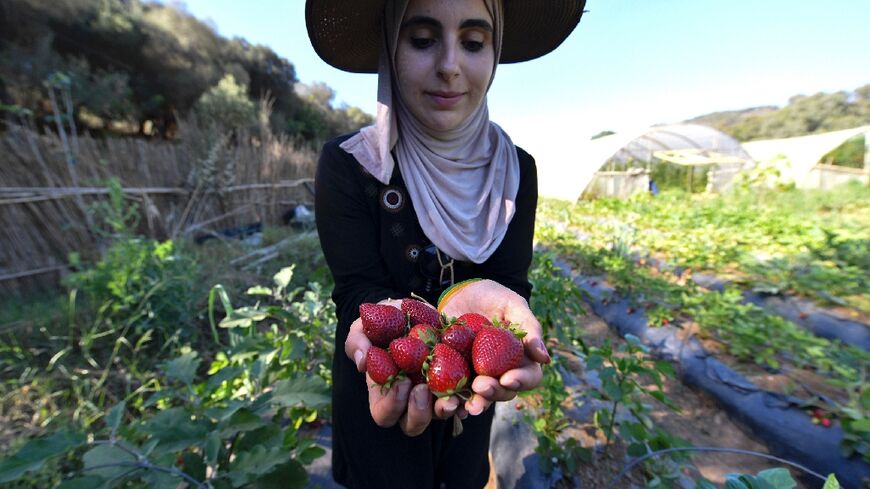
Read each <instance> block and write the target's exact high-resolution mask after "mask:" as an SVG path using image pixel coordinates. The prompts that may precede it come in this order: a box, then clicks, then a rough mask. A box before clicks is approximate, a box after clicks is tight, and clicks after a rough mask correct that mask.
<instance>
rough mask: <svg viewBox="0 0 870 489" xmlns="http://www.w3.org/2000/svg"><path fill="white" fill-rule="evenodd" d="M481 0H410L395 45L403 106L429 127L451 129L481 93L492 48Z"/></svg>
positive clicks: (489, 25)
mask: <svg viewBox="0 0 870 489" xmlns="http://www.w3.org/2000/svg"><path fill="white" fill-rule="evenodd" d="M492 36H493V26H492V18H491V17H490V15H489V12H487V10H486V6H485V5H484V3H483V0H462V1H456V0H452V1H451V0H411V1H410V2H408V9H407V11H406V12H405V18H404V19H403V20H402V26H401V28H400V31H399V41H398V45H397V46H396V77H397V78H398V80H397V83H398V88H399V93H400V94H401V96H402V99H403V100H404V101H405V105H406V106H407V107H408V109H409V110H410V111H411V113H412V114H414V116H415V117H416V118H417V119H418V120H419V121H420V122H421V123H422V124H423V125H424V126H425V127H426V128H428V129H430V130H432V131H446V130H450V129H455V128H456V127H458V126H459V125H460V124H462V122H464V121H465V120H466V119H467V118H468V117H469V116H470V115H471V113H472V112H474V110H475V109H476V108H477V107H478V106H479V105H480V103H481V101H482V100H483V98H484V96H485V95H486V90H487V87H488V86H489V81H490V78H491V77H492V69H493V65H494V63H495V62H494V56H495V50H494V49H493V38H492Z"/></svg>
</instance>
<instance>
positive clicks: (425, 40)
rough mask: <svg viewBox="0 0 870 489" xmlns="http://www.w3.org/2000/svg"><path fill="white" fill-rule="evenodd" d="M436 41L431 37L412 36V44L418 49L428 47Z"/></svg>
mask: <svg viewBox="0 0 870 489" xmlns="http://www.w3.org/2000/svg"><path fill="white" fill-rule="evenodd" d="M434 43H435V40H434V39H432V38H429V37H412V38H411V46H413V47H414V48H416V49H426V48H428V47H430V46H432V44H434Z"/></svg>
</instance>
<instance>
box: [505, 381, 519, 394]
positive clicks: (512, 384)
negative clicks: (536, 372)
mask: <svg viewBox="0 0 870 489" xmlns="http://www.w3.org/2000/svg"><path fill="white" fill-rule="evenodd" d="M505 387H507V388H508V389H510V390H512V391H515V390H518V389H519V388H520V381H519V380H512V381H510V382H508V383H507V384H506V385H505Z"/></svg>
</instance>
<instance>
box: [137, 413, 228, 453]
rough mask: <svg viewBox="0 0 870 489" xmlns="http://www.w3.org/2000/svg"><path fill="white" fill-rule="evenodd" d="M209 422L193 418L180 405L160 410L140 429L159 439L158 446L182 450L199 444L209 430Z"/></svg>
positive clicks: (169, 449) (170, 449)
mask: <svg viewBox="0 0 870 489" xmlns="http://www.w3.org/2000/svg"><path fill="white" fill-rule="evenodd" d="M211 426H212V425H211V423H207V422H206V421H205V420H202V419H196V420H195V419H193V418H192V416H191V414H190V413H188V412H187V411H185V410H184V409H183V408H181V407H175V408H170V409H167V410H165V411H160V412H159V413H157V414H156V415H154V417H152V418H151V419H149V420H147V421H146V422H145V423H144V424H143V427H142V431H144V432H145V433H149V434H151V435H152V436H153V437H154V438H157V439H158V440H160V447H161V448H163V449H164V450H166V451H175V450H183V449H185V448H189V447H192V446H195V445H199V444H200V443H201V442H202V441H203V440H204V439H205V437H206V434H208V433H209V432H211Z"/></svg>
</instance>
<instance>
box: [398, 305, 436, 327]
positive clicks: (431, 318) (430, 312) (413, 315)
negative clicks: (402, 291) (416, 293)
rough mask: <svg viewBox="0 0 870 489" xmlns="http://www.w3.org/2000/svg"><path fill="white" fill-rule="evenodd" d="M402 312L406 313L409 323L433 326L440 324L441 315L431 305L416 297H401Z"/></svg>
mask: <svg viewBox="0 0 870 489" xmlns="http://www.w3.org/2000/svg"><path fill="white" fill-rule="evenodd" d="M402 312H404V313H405V314H407V315H408V317H409V318H410V323H411V324H420V323H423V324H428V325H430V326H433V327H435V328H438V327H440V326H441V316H440V315H438V310H437V309H435V308H434V307H432V306H431V305H429V304H427V303H425V302H423V301H418V300H417V299H402Z"/></svg>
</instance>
